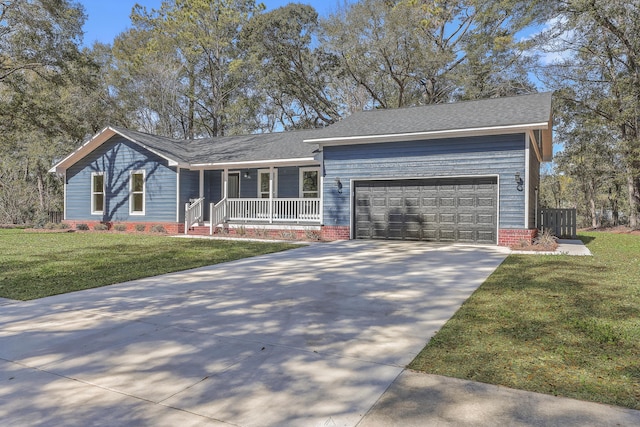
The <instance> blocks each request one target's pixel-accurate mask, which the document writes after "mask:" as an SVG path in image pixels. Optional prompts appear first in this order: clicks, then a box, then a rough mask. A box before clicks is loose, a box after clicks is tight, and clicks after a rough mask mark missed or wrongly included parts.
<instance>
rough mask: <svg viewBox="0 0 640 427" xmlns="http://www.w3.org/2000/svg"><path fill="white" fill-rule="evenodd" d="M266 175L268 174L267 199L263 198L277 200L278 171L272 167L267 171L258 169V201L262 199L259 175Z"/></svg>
mask: <svg viewBox="0 0 640 427" xmlns="http://www.w3.org/2000/svg"><path fill="white" fill-rule="evenodd" d="M263 173H266V174H269V194H268V195H269V197H265V198H272V197H273V198H277V197H278V169H273V167H271V168H269V169H258V172H257V174H258V176H257V179H256V181H258V187H257V193H256V194H257V196H256V197H257V198H258V199H262V198H263V197H262V193H263V191H261V189H260V175H261V174H263Z"/></svg>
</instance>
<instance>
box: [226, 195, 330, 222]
mask: <svg viewBox="0 0 640 427" xmlns="http://www.w3.org/2000/svg"><path fill="white" fill-rule="evenodd" d="M226 219H227V220H229V221H247V222H248V221H264V222H269V223H273V222H295V223H301V222H320V199H311V198H308V199H299V198H291V199H227V211H226Z"/></svg>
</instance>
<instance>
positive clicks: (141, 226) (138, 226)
mask: <svg viewBox="0 0 640 427" xmlns="http://www.w3.org/2000/svg"><path fill="white" fill-rule="evenodd" d="M146 229H147V226H146V225H144V224H136V231H141V232H142V231H144V230H146Z"/></svg>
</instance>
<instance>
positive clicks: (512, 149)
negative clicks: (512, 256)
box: [323, 134, 525, 228]
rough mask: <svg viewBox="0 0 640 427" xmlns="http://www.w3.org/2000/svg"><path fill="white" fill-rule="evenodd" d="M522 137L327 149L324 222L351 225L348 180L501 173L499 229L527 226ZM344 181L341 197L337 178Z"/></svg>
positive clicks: (333, 147)
mask: <svg viewBox="0 0 640 427" xmlns="http://www.w3.org/2000/svg"><path fill="white" fill-rule="evenodd" d="M524 149H525V138H524V134H518V135H498V136H483V137H467V138H450V139H437V140H428V141H407V142H388V143H379V144H361V145H350V146H326V147H324V153H323V155H324V171H323V172H324V174H325V178H324V186H323V194H324V223H325V225H341V226H348V225H350V215H351V207H350V205H349V203H350V197H349V196H350V193H351V188H350V180H352V179H371V178H402V177H405V178H414V177H415V178H418V177H420V178H422V177H424V178H428V177H447V176H461V175H465V176H481V175H499V177H500V178H499V183H500V188H499V197H500V200H499V206H500V212H499V214H500V225H499V226H500V228H523V227H524V221H525V209H524V207H525V199H524V195H525V193H524V191H518V189H517V188H516V185H515V182H514V174H515V172H516V171H519V172H520V174H521V175H522V176H524V172H525V150H524ZM337 177H339V178H340V181H341V183H342V186H343V187H342V193H341V194H340V193H338V190H337V188H336V182H335V179H336V178H337Z"/></svg>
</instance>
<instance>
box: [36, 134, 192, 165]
mask: <svg viewBox="0 0 640 427" xmlns="http://www.w3.org/2000/svg"><path fill="white" fill-rule="evenodd" d="M114 135H120V136H121V137H123V138H125V139H127V140H129V141H131V142H133V143H135V144H136V145H139V146H140V147H143V148H144V149H146V150H149V151H151V152H152V153H153V154H155V155H156V156H158V157H160V158H162V159H165V160H166V161H167V162H168V165H169V166H186V164H184V165H183V164H182V163H180V162H178V161H176V160H175V159H172V158H170V157H167V156H166V155H164V154H162V153H159V152H158V151H156V150H154V149H153V148H150V147H148V146H146V145H145V144H142V143H140V142H138V141H136V140H135V139H133V138H131V137H129V136H127V135H124V134H122V133H121V132H118V131H117V130H115V129H113V128H112V127H110V126H108V127H106V128H104V129H103V130H102V131H100V132H98V133H97V134H96V135H94V136H93V138H91V139H90V140H88V141H87V142H85V143H84V144H82V145H81V146H80V147H78V148H77V149H76V150H75V151H74V152H73V153H71V154H69V155H68V156H67V157H65V158H64V159H62V160H61V161H59V162H58V163H56V164H55V165H54V166H53V167H52V168H51V169H49V172H50V173H60V174H62V173H64V171H65V170H67V169H68V168H69V167H71V166H73V165H74V164H75V163H77V162H78V161H80V160H81V159H83V158H84V157H85V156H87V155H88V154H89V153H91V152H92V151H93V150H95V149H96V148H98V147H99V146H101V145H102V144H104V143H105V142H107V141H108V140H109V139H110V138H111V137H113V136H114Z"/></svg>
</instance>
